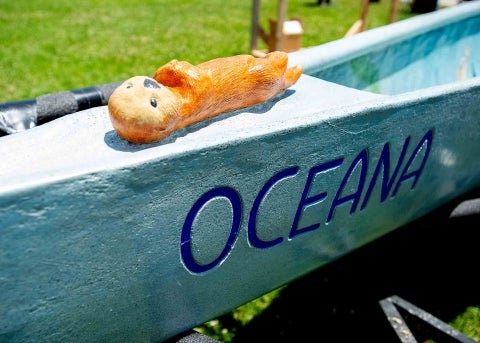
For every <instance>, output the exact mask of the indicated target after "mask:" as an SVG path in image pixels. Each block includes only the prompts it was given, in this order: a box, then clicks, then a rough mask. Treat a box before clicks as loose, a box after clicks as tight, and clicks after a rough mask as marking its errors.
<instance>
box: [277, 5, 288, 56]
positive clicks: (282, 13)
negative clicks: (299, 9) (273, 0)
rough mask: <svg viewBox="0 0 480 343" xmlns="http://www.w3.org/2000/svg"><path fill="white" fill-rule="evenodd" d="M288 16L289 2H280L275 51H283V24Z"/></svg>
mask: <svg viewBox="0 0 480 343" xmlns="http://www.w3.org/2000/svg"><path fill="white" fill-rule="evenodd" d="M286 14H287V0H279V1H278V4H277V28H276V31H275V50H282V49H283V23H284V22H285V17H286Z"/></svg>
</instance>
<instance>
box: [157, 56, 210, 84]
mask: <svg viewBox="0 0 480 343" xmlns="http://www.w3.org/2000/svg"><path fill="white" fill-rule="evenodd" d="M201 73H202V71H201V70H200V69H199V68H197V67H195V66H194V65H192V64H190V63H188V62H185V61H177V60H172V61H170V62H168V63H167V64H165V65H164V66H162V67H160V68H158V69H157V71H156V72H155V75H154V76H153V78H154V79H155V80H157V81H158V82H159V83H161V84H162V85H164V86H167V87H182V88H183V87H194V86H195V83H196V82H197V80H198V79H199V78H200V74H201Z"/></svg>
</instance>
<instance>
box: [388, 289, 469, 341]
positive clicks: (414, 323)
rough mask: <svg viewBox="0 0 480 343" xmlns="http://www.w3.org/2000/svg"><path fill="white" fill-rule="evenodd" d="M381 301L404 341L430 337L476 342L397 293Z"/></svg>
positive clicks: (397, 332)
mask: <svg viewBox="0 0 480 343" xmlns="http://www.w3.org/2000/svg"><path fill="white" fill-rule="evenodd" d="M379 303H380V306H381V307H382V310H383V312H384V313H385V315H386V316H387V318H388V321H389V322H390V325H391V326H392V327H393V329H394V330H395V333H396V334H397V336H398V337H399V338H400V341H402V342H403V343H416V342H424V341H426V340H428V339H433V340H434V341H437V342H452V343H453V342H464V343H475V341H474V340H473V339H471V338H470V337H468V336H466V335H464V334H463V333H461V332H460V331H458V330H456V329H454V328H453V327H451V326H450V325H448V324H447V323H445V322H443V321H441V320H440V319H438V318H436V317H434V316H432V315H431V314H430V313H427V312H425V311H424V310H422V309H420V308H418V307H416V306H415V305H413V304H410V303H409V302H407V301H405V300H403V299H402V298H400V297H398V296H396V295H394V296H391V297H388V298H385V299H383V300H380V301H379Z"/></svg>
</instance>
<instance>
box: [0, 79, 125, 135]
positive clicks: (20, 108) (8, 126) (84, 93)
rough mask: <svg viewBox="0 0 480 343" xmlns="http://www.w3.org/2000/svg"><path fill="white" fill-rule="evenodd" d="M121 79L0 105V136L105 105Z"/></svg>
mask: <svg viewBox="0 0 480 343" xmlns="http://www.w3.org/2000/svg"><path fill="white" fill-rule="evenodd" d="M121 83H122V82H121V81H119V82H112V83H108V84H104V85H99V86H93V87H86V88H79V89H74V90H71V91H66V92H59V93H52V94H46V95H41V96H39V97H38V98H36V99H30V100H22V101H12V102H7V103H3V104H0V136H4V135H6V134H12V133H17V132H21V131H25V130H28V129H31V128H32V127H35V126H37V125H41V124H43V123H45V122H48V121H51V120H53V119H56V118H59V117H62V116H64V115H67V114H71V113H75V112H78V111H82V110H86V109H88V108H92V107H97V106H104V105H107V104H108V99H109V98H110V95H112V93H113V91H114V90H115V89H116V88H117V87H118V86H119V85H120V84H121Z"/></svg>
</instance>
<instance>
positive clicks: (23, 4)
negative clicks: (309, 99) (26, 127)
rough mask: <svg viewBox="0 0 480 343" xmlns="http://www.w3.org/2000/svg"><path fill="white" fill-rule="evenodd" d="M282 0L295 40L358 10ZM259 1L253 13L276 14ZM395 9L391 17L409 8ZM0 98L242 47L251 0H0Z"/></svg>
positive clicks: (332, 27) (320, 37)
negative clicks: (297, 24)
mask: <svg viewBox="0 0 480 343" xmlns="http://www.w3.org/2000/svg"><path fill="white" fill-rule="evenodd" d="M315 3H316V1H315V0H290V1H289V2H288V10H287V16H288V17H300V18H301V19H302V20H303V23H304V30H305V33H304V34H303V36H302V46H303V47H308V46H314V45H319V44H322V43H325V42H328V41H331V40H335V39H339V38H342V37H343V36H344V35H345V33H346V32H347V31H348V29H349V28H350V26H351V25H352V24H353V23H354V21H355V20H357V19H358V18H359V16H360V1H359V0H332V4H331V6H328V7H327V6H322V7H320V6H316V5H315ZM276 6H277V4H276V1H263V2H262V7H261V13H260V14H261V20H262V24H263V27H264V28H265V29H267V28H268V26H267V24H268V19H269V18H275V17H276ZM389 9H390V2H388V1H386V0H382V1H380V2H379V3H373V4H371V6H370V11H369V20H368V27H369V28H372V27H377V26H382V25H385V24H386V23H387V21H388V13H389ZM410 15H411V14H410V13H409V11H406V10H401V11H400V13H399V19H403V18H405V17H408V16H410ZM0 23H1V30H0V41H1V42H2V49H1V50H0V59H1V61H2V63H1V65H0V68H1V69H0V75H1V77H2V80H3V82H2V83H1V85H0V103H2V102H7V101H13V100H22V99H29V98H35V97H37V96H39V95H42V94H47V93H53V92H57V91H64V90H70V89H75V88H82V87H88V86H93V85H98V84H104V83H110V82H114V81H121V80H124V79H127V78H129V77H131V76H134V75H151V74H153V72H154V71H155V70H156V69H157V68H158V67H159V66H161V65H163V64H165V63H166V62H168V61H170V60H171V59H179V60H186V61H189V62H191V63H193V64H197V63H200V62H203V61H206V60H209V59H212V58H216V57H224V56H231V55H236V54H243V53H249V44H250V29H251V1H249V0H239V1H224V0H208V1H207V0H157V1H153V0H143V1H133V0H115V1H114V0H99V1H93V0H91V1H86V0H84V1H55V0H44V1H31V0H15V1H7V0H0Z"/></svg>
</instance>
